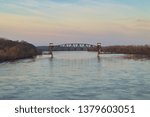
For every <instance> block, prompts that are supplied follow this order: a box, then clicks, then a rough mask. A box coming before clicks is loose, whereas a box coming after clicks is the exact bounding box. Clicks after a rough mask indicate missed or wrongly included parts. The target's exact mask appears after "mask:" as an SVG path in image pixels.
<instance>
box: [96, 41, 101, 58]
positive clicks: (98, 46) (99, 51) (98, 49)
mask: <svg viewBox="0 0 150 117" xmlns="http://www.w3.org/2000/svg"><path fill="white" fill-rule="evenodd" d="M100 54H101V43H97V56H98V57H99V56H100Z"/></svg>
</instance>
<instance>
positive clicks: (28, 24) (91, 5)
mask: <svg viewBox="0 0 150 117" xmlns="http://www.w3.org/2000/svg"><path fill="white" fill-rule="evenodd" d="M149 6H150V0H0V37H4V38H7V39H11V40H20V41H21V40H24V41H27V42H30V43H32V44H35V45H48V44H49V43H54V44H62V43H80V42H81V43H90V44H96V43H98V42H101V43H102V45H131V44H135V45H145V44H149V45H150V7H149Z"/></svg>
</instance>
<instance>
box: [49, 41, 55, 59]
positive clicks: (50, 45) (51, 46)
mask: <svg viewBox="0 0 150 117" xmlns="http://www.w3.org/2000/svg"><path fill="white" fill-rule="evenodd" d="M53 47H54V46H53V43H49V54H50V55H51V57H53V51H52V49H53Z"/></svg>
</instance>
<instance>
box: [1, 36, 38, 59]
mask: <svg viewBox="0 0 150 117" xmlns="http://www.w3.org/2000/svg"><path fill="white" fill-rule="evenodd" d="M38 54H39V52H38V50H37V49H36V47H35V46H34V45H32V44H30V43H27V42H25V41H21V42H19V41H11V40H7V39H4V38H0V62H3V61H8V60H16V59H23V58H30V57H34V56H36V55H38Z"/></svg>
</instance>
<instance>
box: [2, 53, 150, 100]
mask: <svg viewBox="0 0 150 117" xmlns="http://www.w3.org/2000/svg"><path fill="white" fill-rule="evenodd" d="M124 56H125V55H123V54H102V55H100V58H97V54H96V53H95V52H79V51H76V52H54V58H50V56H49V55H42V56H38V57H36V58H34V59H24V60H19V61H14V62H4V63H1V64H0V99H3V100H6V99H7V100H14V99H19V100H24V99H27V100H29V99H31V100H32V99H39V100H59V99H61V100H62V99H63V100H75V99H77V100H79V99H84V100H87V99H88V100H97V99H98V100H101V99H102V100H106V99H110V100H113V99H115V100H121V99H126V100H133V99H136V100H137V99H139V100H147V99H150V60H143V59H141V60H140V59H138V60H134V59H125V58H124Z"/></svg>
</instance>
